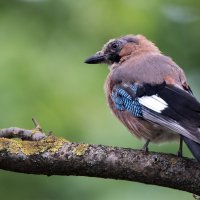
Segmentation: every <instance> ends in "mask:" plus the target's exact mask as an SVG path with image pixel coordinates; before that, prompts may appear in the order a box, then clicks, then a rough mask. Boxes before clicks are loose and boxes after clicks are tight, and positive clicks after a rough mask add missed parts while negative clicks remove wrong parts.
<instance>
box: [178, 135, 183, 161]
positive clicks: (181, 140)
mask: <svg viewBox="0 0 200 200" xmlns="http://www.w3.org/2000/svg"><path fill="white" fill-rule="evenodd" d="M177 156H178V157H182V156H183V138H182V137H181V136H180V143H179V149H178V152H177Z"/></svg>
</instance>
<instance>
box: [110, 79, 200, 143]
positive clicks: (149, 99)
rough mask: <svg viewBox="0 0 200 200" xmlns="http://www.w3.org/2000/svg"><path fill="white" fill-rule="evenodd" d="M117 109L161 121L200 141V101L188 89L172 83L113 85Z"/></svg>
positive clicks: (154, 121) (155, 121) (165, 125)
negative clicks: (185, 89)
mask: <svg viewBox="0 0 200 200" xmlns="http://www.w3.org/2000/svg"><path fill="white" fill-rule="evenodd" d="M112 100H113V102H114V104H115V107H116V109H118V110H121V111H122V112H123V111H124V110H126V111H129V112H131V113H132V114H133V115H134V116H135V117H139V118H143V119H145V120H147V121H149V122H152V123H156V124H159V125H161V126H163V127H166V128H168V129H170V130H172V131H174V132H176V133H179V134H181V135H183V136H185V137H187V138H189V139H191V140H193V141H195V142H197V143H200V103H199V102H198V101H197V100H196V98H195V97H194V96H192V95H191V94H190V93H188V92H187V91H184V90H183V89H180V88H177V87H175V86H172V85H168V84H166V83H165V82H164V83H163V84H160V85H155V84H154V85H151V84H143V85H139V84H137V83H131V84H130V83H129V84H119V85H116V86H115V87H113V91H112Z"/></svg>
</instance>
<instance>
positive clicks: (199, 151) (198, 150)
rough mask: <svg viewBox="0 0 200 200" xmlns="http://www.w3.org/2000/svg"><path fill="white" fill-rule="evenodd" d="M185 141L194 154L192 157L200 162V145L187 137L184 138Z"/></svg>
mask: <svg viewBox="0 0 200 200" xmlns="http://www.w3.org/2000/svg"><path fill="white" fill-rule="evenodd" d="M182 138H183V141H184V142H185V143H186V145H187V146H188V148H189V149H190V151H191V152H192V155H193V156H194V157H195V158H196V159H197V160H198V161H199V162H200V144H199V143H197V142H194V141H193V140H190V139H189V138H187V137H184V136H182Z"/></svg>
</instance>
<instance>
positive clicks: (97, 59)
mask: <svg viewBox="0 0 200 200" xmlns="http://www.w3.org/2000/svg"><path fill="white" fill-rule="evenodd" d="M105 60H106V56H105V55H101V54H95V55H93V56H91V57H89V58H87V59H86V60H85V63H87V64H99V63H103V62H105Z"/></svg>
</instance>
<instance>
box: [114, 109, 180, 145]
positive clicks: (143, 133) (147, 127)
mask: <svg viewBox="0 0 200 200" xmlns="http://www.w3.org/2000/svg"><path fill="white" fill-rule="evenodd" d="M113 113H114V114H115V115H116V116H117V118H118V119H119V120H120V121H121V122H122V123H123V124H124V125H125V126H126V127H127V128H128V130H129V131H130V132H131V133H132V134H133V135H135V136H136V137H137V138H139V139H143V140H150V141H151V142H153V143H163V142H168V141H173V140H177V139H178V138H179V135H178V134H177V133H175V132H173V131H171V130H169V129H167V128H165V127H162V126H160V125H157V124H153V123H151V122H148V121H146V120H144V119H140V118H135V117H133V116H132V114H131V113H129V112H128V111H118V110H115V109H114V110H113Z"/></svg>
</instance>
